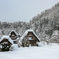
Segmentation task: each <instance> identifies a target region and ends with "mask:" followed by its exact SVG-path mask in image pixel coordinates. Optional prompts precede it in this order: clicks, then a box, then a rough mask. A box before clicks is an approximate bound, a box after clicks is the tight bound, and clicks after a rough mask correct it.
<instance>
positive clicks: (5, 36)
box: [0, 35, 13, 44]
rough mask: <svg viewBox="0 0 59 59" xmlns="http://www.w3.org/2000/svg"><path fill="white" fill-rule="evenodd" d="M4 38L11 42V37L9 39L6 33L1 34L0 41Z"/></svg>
mask: <svg viewBox="0 0 59 59" xmlns="http://www.w3.org/2000/svg"><path fill="white" fill-rule="evenodd" d="M4 38H5V39H7V40H8V41H9V42H10V43H12V44H13V41H12V39H11V38H10V37H9V36H8V35H3V36H2V37H1V39H0V42H1V41H2V40H3V39H4Z"/></svg>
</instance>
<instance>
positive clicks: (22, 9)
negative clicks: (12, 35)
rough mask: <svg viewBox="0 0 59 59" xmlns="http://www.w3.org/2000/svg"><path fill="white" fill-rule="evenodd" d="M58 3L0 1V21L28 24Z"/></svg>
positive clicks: (55, 1)
mask: <svg viewBox="0 0 59 59" xmlns="http://www.w3.org/2000/svg"><path fill="white" fill-rule="evenodd" d="M58 2H59V0H0V21H2V22H3V21H7V22H18V21H26V22H28V21H29V20H30V19H32V17H33V16H35V15H37V14H40V13H41V12H42V11H44V10H45V9H49V8H51V7H52V6H54V5H55V4H56V3H58Z"/></svg>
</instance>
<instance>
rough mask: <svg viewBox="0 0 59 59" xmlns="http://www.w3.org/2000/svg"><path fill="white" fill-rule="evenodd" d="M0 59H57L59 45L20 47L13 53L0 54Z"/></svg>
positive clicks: (58, 56)
mask: <svg viewBox="0 0 59 59" xmlns="http://www.w3.org/2000/svg"><path fill="white" fill-rule="evenodd" d="M0 59H59V45H57V44H53V45H52V46H50V45H41V46H40V47H25V48H22V47H21V48H17V49H15V50H14V51H9V52H0Z"/></svg>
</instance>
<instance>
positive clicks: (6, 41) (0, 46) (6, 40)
mask: <svg viewBox="0 0 59 59" xmlns="http://www.w3.org/2000/svg"><path fill="white" fill-rule="evenodd" d="M12 46H13V41H12V40H11V38H10V37H9V36H7V35H4V36H2V37H1V39H0V51H9V50H10V48H11V47H12Z"/></svg>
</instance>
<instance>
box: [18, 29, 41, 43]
mask: <svg viewBox="0 0 59 59" xmlns="http://www.w3.org/2000/svg"><path fill="white" fill-rule="evenodd" d="M28 32H32V33H33V34H34V35H35V36H36V37H37V38H38V40H39V41H40V39H39V37H38V36H37V35H36V34H35V32H34V31H33V30H32V29H29V30H26V31H25V33H24V34H23V35H22V37H21V38H20V40H19V42H22V40H23V38H24V37H25V36H26V35H27V34H28Z"/></svg>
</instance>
